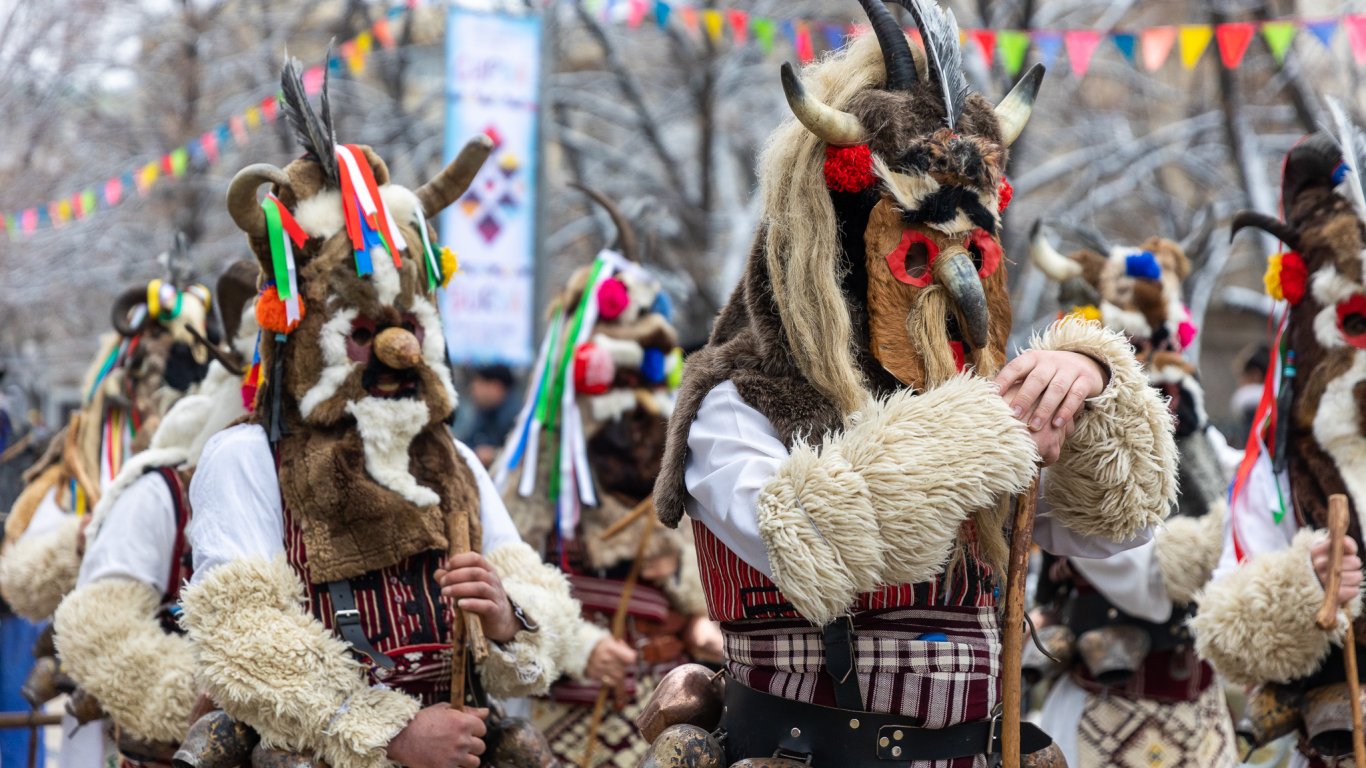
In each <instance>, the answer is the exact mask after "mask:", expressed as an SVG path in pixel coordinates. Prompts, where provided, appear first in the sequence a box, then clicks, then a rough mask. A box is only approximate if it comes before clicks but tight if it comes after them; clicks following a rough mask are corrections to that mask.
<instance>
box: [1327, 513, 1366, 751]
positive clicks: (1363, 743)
mask: <svg viewBox="0 0 1366 768" xmlns="http://www.w3.org/2000/svg"><path fill="white" fill-rule="evenodd" d="M1346 534H1347V496H1346V495H1344V494H1341V493H1335V494H1333V495H1332V496H1329V497H1328V536H1329V541H1330V542H1331V543H1332V549H1331V550H1330V551H1329V555H1328V583H1327V584H1325V585H1324V590H1323V607H1322V608H1320V609H1319V615H1318V625H1319V629H1325V630H1327V629H1332V628H1333V627H1336V626H1337V624H1338V609H1339V606H1338V602H1337V600H1338V587H1340V586H1341V584H1342V538H1343V536H1345V535H1346ZM1354 634H1355V633H1354V632H1353V631H1352V620H1351V617H1348V618H1347V632H1346V634H1344V635H1343V636H1342V656H1343V664H1344V666H1345V667H1346V668H1347V690H1348V692H1349V694H1350V695H1351V697H1352V702H1351V704H1352V754H1353V757H1354V760H1355V764H1356V765H1359V766H1366V738H1363V737H1364V736H1366V730H1363V729H1362V723H1361V682H1360V680H1358V679H1357V643H1356V638H1355V637H1354Z"/></svg>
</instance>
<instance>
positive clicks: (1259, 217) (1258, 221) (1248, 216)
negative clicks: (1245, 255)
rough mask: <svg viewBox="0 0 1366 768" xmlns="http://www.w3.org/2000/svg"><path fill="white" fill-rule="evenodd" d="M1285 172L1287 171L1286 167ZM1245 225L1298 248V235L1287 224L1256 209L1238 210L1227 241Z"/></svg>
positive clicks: (1231, 239)
mask: <svg viewBox="0 0 1366 768" xmlns="http://www.w3.org/2000/svg"><path fill="white" fill-rule="evenodd" d="M1286 173H1287V174H1288V173H1289V169H1288V168H1287V169H1286ZM1247 227H1255V228H1257V229H1260V230H1262V231H1263V232H1267V233H1269V234H1271V235H1274V236H1275V237H1276V239H1277V240H1280V241H1281V242H1282V243H1285V244H1286V245H1288V246H1290V247H1291V249H1293V250H1296V251H1298V250H1299V249H1300V237H1299V235H1297V234H1296V233H1295V230H1294V229H1292V228H1291V227H1290V225H1289V224H1286V223H1285V222H1283V221H1281V220H1280V219H1277V218H1274V217H1272V216H1268V215H1266V214H1265V213H1259V212H1257V211H1240V212H1239V213H1238V215H1237V216H1234V217H1233V225H1232V227H1231V228H1230V231H1229V235H1228V239H1229V242H1233V238H1234V237H1236V236H1237V235H1238V231H1239V230H1242V229H1245V228H1247Z"/></svg>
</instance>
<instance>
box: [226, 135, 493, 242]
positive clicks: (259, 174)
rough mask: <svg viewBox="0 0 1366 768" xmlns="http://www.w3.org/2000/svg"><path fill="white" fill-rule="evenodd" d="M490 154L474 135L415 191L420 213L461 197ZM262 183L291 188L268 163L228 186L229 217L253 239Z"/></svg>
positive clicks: (260, 227)
mask: <svg viewBox="0 0 1366 768" xmlns="http://www.w3.org/2000/svg"><path fill="white" fill-rule="evenodd" d="M492 152H493V140H492V139H490V138H489V137H487V136H483V135H480V136H476V137H474V138H473V139H470V140H469V141H468V142H466V143H465V147H464V148H463V149H461V150H460V154H459V155H457V156H456V158H455V159H454V160H452V161H451V163H450V165H447V166H446V167H445V168H443V169H441V172H440V173H438V174H437V175H436V177H435V178H433V179H432V180H431V181H428V182H427V183H426V184H423V185H422V186H421V187H419V188H418V189H417V193H416V194H417V199H418V201H419V202H421V203H422V212H423V214H425V215H426V216H427V217H428V218H431V217H433V216H435V215H437V214H438V213H440V212H441V211H443V210H445V209H446V208H447V207H448V206H450V204H451V203H454V202H455V201H456V199H457V198H459V197H460V196H461V195H463V194H464V193H465V190H466V189H469V186H470V182H472V181H474V177H475V175H476V174H478V173H479V169H480V168H481V167H483V165H484V161H485V160H487V159H488V157H489V154H490V153H492ZM262 184H274V185H275V186H276V187H279V188H282V189H283V188H286V187H289V185H290V181H289V175H288V174H286V173H285V172H284V171H282V170H280V169H279V168H277V167H275V166H273V165H270V164H269V163H257V164H255V165H249V166H247V167H246V168H243V169H242V170H240V171H238V172H237V175H236V176H234V177H233V179H232V182H231V183H230V184H229V185H228V214H229V215H230V216H232V220H233V221H234V222H235V223H236V224H237V227H238V229H241V230H242V231H243V232H246V233H247V234H248V235H250V236H252V237H264V236H265V234H266V214H265V212H264V211H262V210H261V204H260V202H258V201H257V199H256V190H257V188H259V187H260V186H261V185H262Z"/></svg>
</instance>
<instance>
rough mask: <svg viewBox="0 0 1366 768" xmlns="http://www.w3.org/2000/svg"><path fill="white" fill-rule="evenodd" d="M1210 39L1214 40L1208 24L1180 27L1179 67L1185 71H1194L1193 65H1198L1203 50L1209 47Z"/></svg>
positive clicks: (1203, 52) (1212, 31)
mask: <svg viewBox="0 0 1366 768" xmlns="http://www.w3.org/2000/svg"><path fill="white" fill-rule="evenodd" d="M1212 39H1214V30H1213V29H1211V28H1210V26H1209V25H1208V24H1184V25H1182V26H1181V37H1180V40H1179V45H1180V51H1181V66H1183V67H1185V68H1186V69H1195V65H1196V64H1199V63H1200V57H1201V56H1204V55H1205V49H1206V48H1208V47H1209V41H1210V40H1212Z"/></svg>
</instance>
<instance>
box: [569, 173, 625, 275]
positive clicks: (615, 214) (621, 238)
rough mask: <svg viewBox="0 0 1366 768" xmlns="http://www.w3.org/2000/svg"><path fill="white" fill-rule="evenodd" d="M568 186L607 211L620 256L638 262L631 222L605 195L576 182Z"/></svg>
mask: <svg viewBox="0 0 1366 768" xmlns="http://www.w3.org/2000/svg"><path fill="white" fill-rule="evenodd" d="M569 186H571V187H573V188H574V189H577V190H579V191H580V192H582V193H584V194H585V195H588V196H589V197H590V198H592V200H593V202H595V203H597V204H598V205H600V206H602V208H603V210H605V211H607V215H608V216H611V217H612V223H613V224H615V225H616V227H617V242H618V243H620V245H621V255H622V256H625V257H626V258H628V259H630V260H631V261H635V262H639V261H640V253H639V252H638V251H637V250H636V230H635V227H632V226H631V220H630V219H628V218H626V216H625V215H624V214H623V213H622V212H621V209H620V208H618V207H617V204H616V203H614V202H612V201H611V200H610V199H608V197H607V196H606V195H604V194H603V193H601V192H599V191H597V190H596V189H593V188H592V187H589V186H586V185H584V184H580V183H578V182H577V181H571V182H569Z"/></svg>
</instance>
